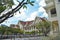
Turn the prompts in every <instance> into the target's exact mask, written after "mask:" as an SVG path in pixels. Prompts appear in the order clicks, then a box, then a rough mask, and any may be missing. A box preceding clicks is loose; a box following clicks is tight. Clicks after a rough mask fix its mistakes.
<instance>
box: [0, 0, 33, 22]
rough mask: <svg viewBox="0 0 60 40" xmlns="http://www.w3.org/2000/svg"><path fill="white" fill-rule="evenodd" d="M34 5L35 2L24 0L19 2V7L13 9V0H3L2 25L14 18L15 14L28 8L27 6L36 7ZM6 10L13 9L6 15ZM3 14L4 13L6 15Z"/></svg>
mask: <svg viewBox="0 0 60 40" xmlns="http://www.w3.org/2000/svg"><path fill="white" fill-rule="evenodd" d="M18 2H19V1H18ZM33 3H34V1H30V0H22V1H21V2H19V4H18V6H16V7H15V8H14V9H12V5H13V4H14V3H13V0H1V1H0V23H2V22H4V21H5V20H6V19H8V18H10V17H13V16H14V13H15V12H17V11H19V10H20V9H21V8H22V7H23V8H27V6H26V5H27V4H30V5H32V6H34V5H33ZM6 9H11V10H10V11H8V12H6V13H5V12H4V10H6ZM2 12H4V14H3V13H2Z"/></svg>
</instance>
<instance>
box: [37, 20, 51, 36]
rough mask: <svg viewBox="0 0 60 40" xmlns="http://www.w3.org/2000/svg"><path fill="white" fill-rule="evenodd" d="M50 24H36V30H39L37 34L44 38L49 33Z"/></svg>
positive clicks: (47, 22)
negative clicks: (42, 35)
mask: <svg viewBox="0 0 60 40" xmlns="http://www.w3.org/2000/svg"><path fill="white" fill-rule="evenodd" d="M50 26H51V23H50V21H48V20H45V21H41V22H39V23H38V24H36V28H37V29H38V30H39V33H43V34H44V35H45V36H47V34H48V33H49V32H50Z"/></svg>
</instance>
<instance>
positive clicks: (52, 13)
mask: <svg viewBox="0 0 60 40" xmlns="http://www.w3.org/2000/svg"><path fill="white" fill-rule="evenodd" d="M50 12H51V17H55V16H57V14H56V8H53V9H51V10H50Z"/></svg>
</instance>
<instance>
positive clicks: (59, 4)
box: [44, 0, 60, 32]
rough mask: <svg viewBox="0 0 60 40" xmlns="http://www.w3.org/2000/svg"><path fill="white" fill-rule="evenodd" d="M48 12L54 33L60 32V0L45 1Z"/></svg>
mask: <svg viewBox="0 0 60 40" xmlns="http://www.w3.org/2000/svg"><path fill="white" fill-rule="evenodd" d="M45 2H46V6H45V7H44V8H45V9H46V12H47V13H48V17H49V21H51V23H52V26H51V28H52V30H53V32H58V31H60V0H45Z"/></svg>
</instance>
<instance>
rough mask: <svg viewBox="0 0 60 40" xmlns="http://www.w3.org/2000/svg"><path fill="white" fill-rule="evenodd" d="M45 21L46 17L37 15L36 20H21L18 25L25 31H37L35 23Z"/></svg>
mask: <svg viewBox="0 0 60 40" xmlns="http://www.w3.org/2000/svg"><path fill="white" fill-rule="evenodd" d="M42 20H43V21H44V20H45V18H40V17H36V18H35V20H32V21H26V22H24V21H19V22H18V25H19V27H20V29H22V30H24V31H28V32H30V31H37V29H36V27H35V25H36V24H38V23H39V22H41V21H42Z"/></svg>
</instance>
